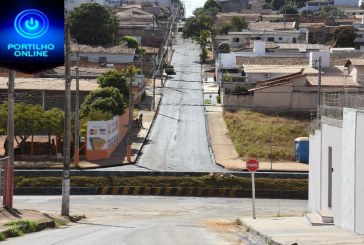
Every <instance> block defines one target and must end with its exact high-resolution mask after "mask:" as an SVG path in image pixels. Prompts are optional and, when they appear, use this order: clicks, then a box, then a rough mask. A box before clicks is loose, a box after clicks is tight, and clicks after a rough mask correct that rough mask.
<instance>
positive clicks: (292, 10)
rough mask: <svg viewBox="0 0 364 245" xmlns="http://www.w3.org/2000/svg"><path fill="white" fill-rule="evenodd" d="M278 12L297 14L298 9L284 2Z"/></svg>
mask: <svg viewBox="0 0 364 245" xmlns="http://www.w3.org/2000/svg"><path fill="white" fill-rule="evenodd" d="M279 13H280V14H298V10H297V9H296V8H295V7H294V6H292V5H289V4H286V5H284V6H282V7H281V8H280V9H279Z"/></svg>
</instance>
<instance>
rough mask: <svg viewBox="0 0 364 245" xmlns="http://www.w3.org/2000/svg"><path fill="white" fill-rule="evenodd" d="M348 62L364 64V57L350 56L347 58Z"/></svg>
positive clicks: (356, 64) (357, 64) (358, 64)
mask: <svg viewBox="0 0 364 245" xmlns="http://www.w3.org/2000/svg"><path fill="white" fill-rule="evenodd" d="M347 60H348V61H347V64H346V65H348V63H352V64H353V65H354V66H364V58H350V59H347Z"/></svg>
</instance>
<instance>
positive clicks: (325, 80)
mask: <svg viewBox="0 0 364 245" xmlns="http://www.w3.org/2000/svg"><path fill="white" fill-rule="evenodd" d="M306 79H307V85H308V86H318V77H317V75H316V76H307V77H306ZM321 86H324V87H360V84H359V83H357V82H356V81H355V80H354V78H353V77H351V76H346V75H344V74H341V75H339V74H335V75H325V74H324V75H323V76H321Z"/></svg>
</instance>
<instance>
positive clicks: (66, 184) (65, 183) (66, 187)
mask: <svg viewBox="0 0 364 245" xmlns="http://www.w3.org/2000/svg"><path fill="white" fill-rule="evenodd" d="M65 29H66V30H65V31H66V33H65V35H66V38H65V40H66V54H65V103H64V136H63V173H62V210H61V215H62V216H69V208H70V207H69V206H70V201H69V200H70V184H71V183H70V182H71V181H70V146H71V142H70V135H71V127H70V126H71V62H70V34H69V27H68V24H67V23H66V28H65Z"/></svg>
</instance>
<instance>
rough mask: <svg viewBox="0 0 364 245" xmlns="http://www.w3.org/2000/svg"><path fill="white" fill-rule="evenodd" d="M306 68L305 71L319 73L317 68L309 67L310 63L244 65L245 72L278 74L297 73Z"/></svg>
mask: <svg viewBox="0 0 364 245" xmlns="http://www.w3.org/2000/svg"><path fill="white" fill-rule="evenodd" d="M302 68H305V72H306V73H307V72H308V73H314V74H316V73H317V69H315V68H311V67H308V65H301V66H299V65H295V66H287V64H285V65H243V69H244V71H245V73H273V74H274V73H276V74H290V73H297V72H300V71H301V70H302Z"/></svg>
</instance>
